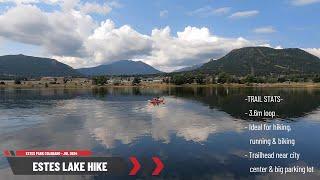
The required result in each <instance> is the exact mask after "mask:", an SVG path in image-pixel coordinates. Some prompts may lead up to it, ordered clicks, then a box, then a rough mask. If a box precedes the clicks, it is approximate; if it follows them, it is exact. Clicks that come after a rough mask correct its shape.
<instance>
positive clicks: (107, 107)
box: [77, 98, 243, 148]
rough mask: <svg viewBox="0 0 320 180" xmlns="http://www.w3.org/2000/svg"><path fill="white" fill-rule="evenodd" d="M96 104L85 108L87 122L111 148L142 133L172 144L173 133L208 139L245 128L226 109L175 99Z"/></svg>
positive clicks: (185, 137)
mask: <svg viewBox="0 0 320 180" xmlns="http://www.w3.org/2000/svg"><path fill="white" fill-rule="evenodd" d="M94 104H95V105H94V106H92V105H91V106H86V107H85V108H87V110H86V111H87V112H90V113H88V114H87V121H86V123H85V124H86V126H87V128H88V129H89V131H91V133H92V135H93V136H94V137H95V138H96V139H97V140H99V141H100V142H101V143H102V144H104V145H105V146H106V147H109V148H111V147H113V144H114V142H115V141H121V142H122V143H123V144H130V143H133V141H134V140H136V139H138V138H139V137H142V136H152V137H153V138H154V139H155V140H162V141H164V142H165V143H169V142H170V135H171V134H176V135H177V136H179V137H182V138H184V139H185V140H187V141H194V142H204V141H206V140H207V139H208V137H209V135H210V134H213V133H219V132H225V131H229V130H230V131H241V129H242V128H243V127H242V124H241V123H238V122H237V121H234V120H233V118H231V117H229V116H228V115H227V114H225V113H223V112H220V111H216V110H210V109H208V108H207V107H203V106H199V105H197V104H194V103H190V102H185V101H183V100H177V99H173V98H167V99H166V104H165V105H160V106H155V107H154V106H151V105H147V104H146V102H144V101H130V102H125V103H119V102H101V101H96V102H94ZM77 105H78V106H79V105H80V106H82V104H81V103H79V104H77ZM212 114H214V116H212Z"/></svg>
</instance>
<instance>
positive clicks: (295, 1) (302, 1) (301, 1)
mask: <svg viewBox="0 0 320 180" xmlns="http://www.w3.org/2000/svg"><path fill="white" fill-rule="evenodd" d="M319 2H320V0H292V1H291V4H292V5H294V6H304V5H309V4H314V3H319Z"/></svg>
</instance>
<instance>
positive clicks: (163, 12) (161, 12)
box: [159, 10, 169, 18]
mask: <svg viewBox="0 0 320 180" xmlns="http://www.w3.org/2000/svg"><path fill="white" fill-rule="evenodd" d="M168 14H169V11H168V10H162V11H160V14H159V15H160V17H162V18H165V17H168Z"/></svg>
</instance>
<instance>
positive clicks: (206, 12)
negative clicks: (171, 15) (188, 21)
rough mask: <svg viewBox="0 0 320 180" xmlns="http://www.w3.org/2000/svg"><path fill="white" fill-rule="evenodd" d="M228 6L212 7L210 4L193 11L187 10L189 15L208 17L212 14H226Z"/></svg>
mask: <svg viewBox="0 0 320 180" xmlns="http://www.w3.org/2000/svg"><path fill="white" fill-rule="evenodd" d="M230 9H231V8H230V7H222V8H217V9H215V8H212V7H210V6H205V7H202V8H199V9H196V10H193V11H190V12H188V15H189V16H199V17H208V16H212V15H222V14H227V13H228V12H229V11H230Z"/></svg>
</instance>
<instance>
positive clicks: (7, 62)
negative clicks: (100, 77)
mask: <svg viewBox="0 0 320 180" xmlns="http://www.w3.org/2000/svg"><path fill="white" fill-rule="evenodd" d="M0 76H9V77H12V76H13V77H43V76H81V74H80V73H79V72H78V71H76V70H75V69H73V68H72V67H70V66H68V65H66V64H63V63H61V62H59V61H57V60H54V59H49V58H39V57H32V56H25V55H22V54H20V55H7V56H0Z"/></svg>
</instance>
